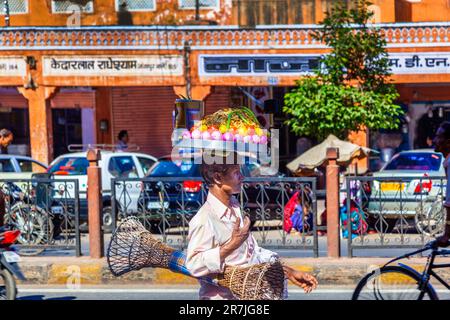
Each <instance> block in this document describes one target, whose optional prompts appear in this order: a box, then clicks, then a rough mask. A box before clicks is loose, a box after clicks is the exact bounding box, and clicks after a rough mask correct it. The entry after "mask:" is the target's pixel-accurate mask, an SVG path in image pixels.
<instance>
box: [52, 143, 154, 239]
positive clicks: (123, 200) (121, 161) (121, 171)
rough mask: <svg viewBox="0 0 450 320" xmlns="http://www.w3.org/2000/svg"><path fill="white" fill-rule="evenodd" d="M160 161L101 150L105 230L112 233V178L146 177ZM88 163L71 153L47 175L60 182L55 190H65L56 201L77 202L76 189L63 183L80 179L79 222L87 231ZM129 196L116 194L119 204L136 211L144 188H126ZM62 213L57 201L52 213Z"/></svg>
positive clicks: (134, 153) (142, 155)
mask: <svg viewBox="0 0 450 320" xmlns="http://www.w3.org/2000/svg"><path fill="white" fill-rule="evenodd" d="M156 161H157V159H156V158H155V157H153V156H151V155H148V154H143V153H136V152H113V151H102V152H101V160H100V161H99V166H100V168H101V177H102V186H101V189H102V197H103V200H102V201H103V229H104V230H105V231H111V229H112V223H113V220H112V218H113V216H112V209H111V202H112V199H111V179H113V178H143V177H144V176H145V175H146V174H147V173H148V172H149V170H150V168H151V167H152V166H153V164H154V163H155V162H156ZM88 166H89V162H88V160H87V158H86V152H76V153H68V154H64V155H61V156H59V157H58V158H56V159H55V160H54V161H53V162H52V163H51V164H50V166H49V168H48V175H49V176H52V177H53V178H54V179H56V180H58V181H61V182H60V183H59V185H58V183H55V189H56V190H65V191H67V193H66V194H60V193H58V192H55V193H54V199H55V200H56V201H57V200H58V198H64V199H65V198H71V199H74V198H75V197H74V195H73V192H74V190H73V188H66V187H65V185H64V182H63V181H64V180H73V179H76V180H78V184H79V198H80V223H81V224H84V226H83V227H82V229H87V220H88V203H87V199H86V191H87V168H88ZM126 191H127V194H126V197H125V196H123V195H122V194H120V193H117V194H116V199H115V201H116V204H117V205H118V206H125V207H126V208H127V210H128V211H131V212H135V211H137V200H138V198H139V195H140V192H141V188H140V187H139V186H138V184H137V183H134V184H130V185H129V186H128V185H127V190H126ZM62 211H63V206H62V205H57V203H56V202H55V203H54V205H53V206H52V212H53V213H60V212H62Z"/></svg>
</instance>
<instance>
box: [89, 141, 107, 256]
mask: <svg viewBox="0 0 450 320" xmlns="http://www.w3.org/2000/svg"><path fill="white" fill-rule="evenodd" d="M87 159H88V161H89V167H88V169H87V174H88V190H87V198H88V224H89V255H90V256H91V258H93V259H100V258H101V257H103V248H104V243H103V242H104V241H103V232H102V209H103V208H102V195H101V189H102V186H101V184H102V176H101V169H100V167H99V165H98V162H99V161H100V159H101V154H100V150H98V149H89V151H88V153H87Z"/></svg>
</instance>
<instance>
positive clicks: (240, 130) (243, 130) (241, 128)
mask: <svg viewBox="0 0 450 320" xmlns="http://www.w3.org/2000/svg"><path fill="white" fill-rule="evenodd" d="M238 133H239V134H240V135H241V136H246V135H247V128H246V127H240V128H239V130H238Z"/></svg>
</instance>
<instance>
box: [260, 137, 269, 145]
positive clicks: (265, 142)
mask: <svg viewBox="0 0 450 320" xmlns="http://www.w3.org/2000/svg"><path fill="white" fill-rule="evenodd" d="M259 143H261V144H267V137H266V136H261V137H259Z"/></svg>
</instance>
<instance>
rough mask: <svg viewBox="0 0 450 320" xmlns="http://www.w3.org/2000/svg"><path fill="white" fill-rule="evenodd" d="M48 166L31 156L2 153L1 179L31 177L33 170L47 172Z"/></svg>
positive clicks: (0, 155)
mask: <svg viewBox="0 0 450 320" xmlns="http://www.w3.org/2000/svg"><path fill="white" fill-rule="evenodd" d="M46 170H47V166H46V165H45V164H43V163H41V162H39V161H36V160H34V159H32V158H30V157H25V156H19V155H12V154H0V179H31V175H32V174H33V172H45V171H46Z"/></svg>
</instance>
